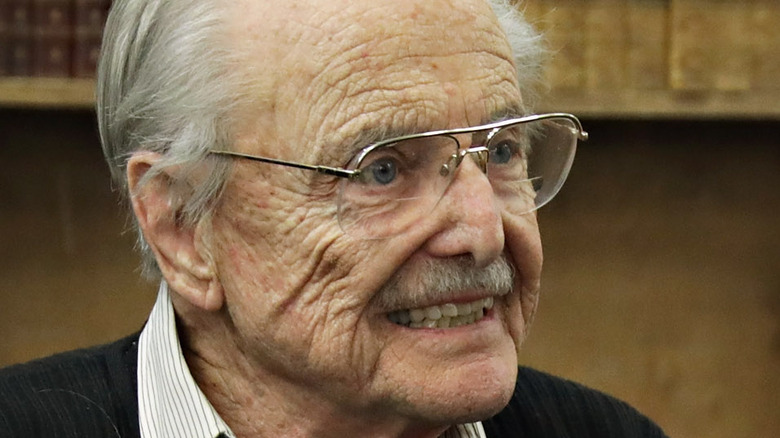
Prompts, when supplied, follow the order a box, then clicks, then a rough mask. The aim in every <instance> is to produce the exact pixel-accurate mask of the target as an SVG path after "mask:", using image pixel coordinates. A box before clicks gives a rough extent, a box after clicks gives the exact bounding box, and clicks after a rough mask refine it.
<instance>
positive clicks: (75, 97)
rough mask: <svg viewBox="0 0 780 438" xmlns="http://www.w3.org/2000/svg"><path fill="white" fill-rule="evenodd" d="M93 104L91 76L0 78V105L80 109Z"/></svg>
mask: <svg viewBox="0 0 780 438" xmlns="http://www.w3.org/2000/svg"><path fill="white" fill-rule="evenodd" d="M94 105H95V80H94V79H74V78H27V77H4V78H0V107H29V108H61V109H80V108H93V107H94Z"/></svg>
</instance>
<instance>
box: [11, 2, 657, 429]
mask: <svg viewBox="0 0 780 438" xmlns="http://www.w3.org/2000/svg"><path fill="white" fill-rule="evenodd" d="M540 53H541V51H540V49H539V46H538V37H537V36H536V35H535V34H534V33H533V31H532V30H531V29H530V27H529V26H528V25H527V23H525V22H523V21H522V20H521V19H520V18H519V17H518V16H517V14H516V13H515V12H514V10H513V9H512V8H511V7H510V6H509V5H508V3H506V2H505V1H499V0H496V1H493V2H492V4H488V3H485V2H484V0H428V1H422V2H421V1H412V0H373V1H352V0H310V1H307V2H299V1H283V2H282V1H277V2H271V1H253V0H230V1H219V0H211V1H208V0H123V1H122V0H120V1H116V2H114V6H113V10H112V12H111V15H110V17H109V20H108V24H107V27H106V34H105V41H104V47H103V56H102V60H101V66H100V74H99V76H100V77H99V84H98V117H99V122H100V132H101V138H102V142H103V147H104V151H105V154H106V158H107V160H108V163H109V165H110V167H111V170H112V173H113V176H114V178H115V180H116V183H117V184H118V185H119V187H121V188H122V190H123V191H124V192H126V193H127V194H128V195H129V199H130V203H131V205H132V210H133V212H134V217H135V221H136V224H137V226H138V229H139V231H140V233H139V236H140V237H139V239H140V242H141V245H140V246H141V249H142V252H143V256H144V257H145V267H146V270H147V273H148V274H149V275H152V276H157V277H159V278H160V279H161V286H160V291H159V295H158V299H157V302H156V304H155V306H154V308H153V310H152V313H151V315H150V317H149V320H148V322H147V324H146V325H145V327H144V328H143V330H142V332H141V333H140V334H137V335H134V336H131V337H129V338H127V339H124V340H121V341H118V342H116V343H113V344H110V345H107V346H103V347H97V348H93V349H89V350H83V351H78V352H71V353H65V354H63V355H59V356H55V357H53V358H48V359H44V360H42V361H37V362H33V363H30V364H26V365H21V366H17V367H13V368H11V369H7V370H5V371H4V372H3V373H2V378H0V394H2V399H3V400H2V401H1V402H0V407H2V409H1V410H0V426H2V427H1V428H0V435H2V436H9V434H10V436H14V437H17V436H18V437H44V436H45V437H50V436H68V437H70V436H74V437H75V436H78V437H93V436H94V437H110V436H119V437H135V436H141V437H144V438H147V437H186V438H214V437H220V436H221V437H225V436H227V437H232V436H236V437H279V436H294V437H437V436H446V437H485V436H487V437H507V436H512V437H515V436H522V437H526V436H529V437H530V436H544V437H547V436H561V437H575V436H592V437H604V436H630V437H637V436H663V433H662V432H661V431H660V430H659V429H658V428H657V427H656V426H655V425H654V424H653V423H652V422H650V421H649V420H647V419H646V418H645V417H643V416H641V415H640V414H638V413H636V412H635V411H634V410H632V409H631V408H630V407H628V406H627V405H625V404H623V403H621V402H619V401H617V400H614V399H612V398H610V397H608V396H605V395H602V394H600V393H597V392H595V391H592V390H589V389H586V388H584V387H582V386H579V385H576V384H573V383H571V382H567V381H563V380H560V379H557V378H554V377H552V376H548V375H545V374H543V373H540V372H537V371H533V370H530V369H526V368H518V362H517V353H518V349H519V347H520V345H521V344H522V342H523V339H524V337H525V334H526V332H527V330H528V326H529V324H530V323H531V320H532V318H533V315H534V313H535V310H536V303H537V297H538V292H539V276H540V271H541V265H542V250H541V243H540V239H539V230H538V227H537V223H536V216H535V213H534V211H535V210H536V209H537V208H538V207H540V206H542V205H543V204H545V203H546V202H548V201H549V200H550V199H551V198H552V197H553V196H554V195H555V194H556V193H557V191H558V190H559V189H560V186H561V185H562V184H563V181H564V179H565V178H566V174H567V173H568V170H569V168H570V166H571V162H572V159H573V154H574V149H575V146H576V143H577V141H578V139H584V138H585V137H586V134H585V132H584V131H583V130H582V127H581V126H580V124H579V121H577V119H576V118H574V117H573V116H570V115H567V114H548V115H529V114H530V110H529V105H530V103H529V98H528V91H527V90H528V83H529V81H531V80H532V79H533V78H534V76H535V74H536V72H537V70H538V69H537V58H538V57H539V55H540Z"/></svg>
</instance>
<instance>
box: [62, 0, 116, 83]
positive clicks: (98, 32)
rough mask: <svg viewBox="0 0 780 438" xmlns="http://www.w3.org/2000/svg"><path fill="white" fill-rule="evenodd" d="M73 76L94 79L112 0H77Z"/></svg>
mask: <svg viewBox="0 0 780 438" xmlns="http://www.w3.org/2000/svg"><path fill="white" fill-rule="evenodd" d="M74 6H75V8H74V20H73V21H74V24H73V26H74V35H73V65H72V68H71V72H72V75H73V76H74V77H79V78H90V77H94V76H95V73H96V72H97V62H98V58H99V56H100V43H101V40H102V38H103V26H104V25H105V22H106V17H107V16H108V9H109V7H110V6H111V2H110V0H75V5H74Z"/></svg>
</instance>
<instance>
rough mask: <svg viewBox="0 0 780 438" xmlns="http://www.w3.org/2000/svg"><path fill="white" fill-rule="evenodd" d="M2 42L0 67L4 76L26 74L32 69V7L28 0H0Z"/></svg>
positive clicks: (0, 46)
mask: <svg viewBox="0 0 780 438" xmlns="http://www.w3.org/2000/svg"><path fill="white" fill-rule="evenodd" d="M0 2H2V3H0V6H1V7H0V9H2V11H3V12H2V14H0V20H2V23H3V24H2V27H3V31H2V33H3V36H2V37H1V38H2V39H3V44H2V45H0V65H1V66H0V68H1V69H2V75H5V76H28V75H29V74H30V73H31V70H32V43H31V40H30V35H31V33H30V31H31V28H32V7H31V5H30V2H29V0H0Z"/></svg>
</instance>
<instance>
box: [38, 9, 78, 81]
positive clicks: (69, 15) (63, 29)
mask: <svg viewBox="0 0 780 438" xmlns="http://www.w3.org/2000/svg"><path fill="white" fill-rule="evenodd" d="M32 22H33V25H32V45H33V66H32V75H33V76H50V77H67V76H70V65H71V49H72V34H73V28H72V26H73V4H72V2H71V0H33V20H32Z"/></svg>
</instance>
